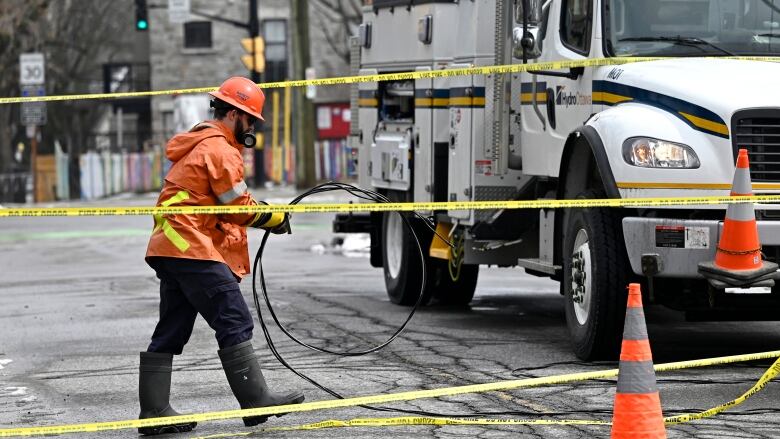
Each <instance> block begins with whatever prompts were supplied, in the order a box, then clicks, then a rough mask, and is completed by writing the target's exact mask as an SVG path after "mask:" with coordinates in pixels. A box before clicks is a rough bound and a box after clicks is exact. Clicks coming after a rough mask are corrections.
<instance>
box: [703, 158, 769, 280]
mask: <svg viewBox="0 0 780 439" xmlns="http://www.w3.org/2000/svg"><path fill="white" fill-rule="evenodd" d="M740 195H742V196H750V195H753V185H752V183H751V181H750V161H749V160H748V154H747V150H746V149H740V150H739V155H738V156H737V168H736V169H735V170H734V182H733V184H732V186H731V196H740ZM699 273H701V274H702V275H703V276H704V277H706V278H707V280H709V281H710V284H712V285H713V286H714V287H716V288H727V287H745V286H769V287H771V286H772V285H774V280H773V279H774V278H775V276H777V264H775V263H772V262H769V261H763V260H762V259H761V243H760V242H759V240H758V227H757V225H756V214H755V211H754V209H753V203H744V204H729V206H728V209H727V210H726V219H725V220H724V221H723V233H722V234H721V236H720V242H719V243H718V248H717V250H716V253H715V260H714V261H713V262H702V263H700V264H699Z"/></svg>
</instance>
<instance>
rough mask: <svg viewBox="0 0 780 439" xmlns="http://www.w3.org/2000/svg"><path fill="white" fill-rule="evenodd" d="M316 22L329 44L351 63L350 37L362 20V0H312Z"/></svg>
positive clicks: (340, 56)
mask: <svg viewBox="0 0 780 439" xmlns="http://www.w3.org/2000/svg"><path fill="white" fill-rule="evenodd" d="M311 6H312V11H313V14H312V15H313V18H314V24H315V25H316V26H318V27H319V28H320V29H321V32H322V34H323V35H324V36H325V40H326V41H327V43H328V46H329V47H330V48H331V49H332V50H333V52H334V53H335V54H336V56H338V57H339V58H340V59H341V60H343V61H344V62H345V63H346V64H347V65H349V42H348V40H349V37H350V36H351V35H354V34H355V33H356V32H357V28H358V26H359V25H360V21H361V1H360V0H312V1H311Z"/></svg>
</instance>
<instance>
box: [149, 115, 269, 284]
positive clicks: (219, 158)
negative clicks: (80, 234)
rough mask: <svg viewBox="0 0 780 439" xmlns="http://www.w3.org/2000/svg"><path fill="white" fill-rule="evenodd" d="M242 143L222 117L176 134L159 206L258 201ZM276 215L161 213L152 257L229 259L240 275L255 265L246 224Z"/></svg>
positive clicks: (264, 223) (157, 217) (152, 240)
mask: <svg viewBox="0 0 780 439" xmlns="http://www.w3.org/2000/svg"><path fill="white" fill-rule="evenodd" d="M241 148H243V146H241V145H240V144H239V143H238V142H237V140H236V138H235V135H234V134H233V132H232V130H230V129H228V127H226V126H225V125H224V124H223V123H222V122H220V121H207V122H203V123H200V124H198V125H196V126H195V127H194V128H192V129H191V130H190V131H189V132H186V133H181V134H177V135H176V136H174V137H173V138H171V140H169V141H168V145H167V146H166V151H165V153H166V156H167V157H168V159H169V160H171V161H172V162H173V165H172V166H171V169H170V171H168V174H167V175H166V176H165V183H164V184H163V188H162V191H161V192H160V197H159V198H158V199H157V206H158V207H159V206H166V207H168V206H216V205H233V206H252V205H256V204H258V203H257V202H256V201H255V200H254V199H253V198H252V196H251V195H250V194H249V192H248V191H247V186H246V183H245V182H244V161H243V159H242V157H241V152H240V151H241ZM271 217H272V215H270V214H267V213H258V214H255V213H249V214H231V215H213V214H199V215H180V214H176V215H155V216H154V229H153V231H152V236H151V238H149V246H148V248H147V250H146V257H147V258H149V257H151V256H166V257H174V258H185V259H202V260H209V261H218V262H223V263H225V264H227V265H228V267H230V270H231V271H232V272H233V273H234V274H235V275H236V276H238V277H239V278H240V277H242V276H244V275H245V274H247V273H249V271H250V266H249V249H248V246H247V238H246V226H249V225H251V226H258V227H259V226H271V225H272V224H269V223H270V222H272V219H271ZM274 217H275V218H274V219H273V222H274V223H276V224H278V217H276V216H274ZM276 224H273V225H276ZM147 260H148V259H147Z"/></svg>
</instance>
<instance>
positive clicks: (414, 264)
mask: <svg viewBox="0 0 780 439" xmlns="http://www.w3.org/2000/svg"><path fill="white" fill-rule="evenodd" d="M410 222H412V220H410ZM412 224H414V222H412ZM415 232H417V238H418V239H419V240H420V245H421V246H422V250H423V254H426V253H427V250H428V247H429V246H430V238H429V237H428V235H429V234H426V233H425V232H424V231H422V230H419V229H415ZM427 259H429V258H427V257H426V261H425V262H426V267H428V265H429V262H430V261H428V260H427ZM382 267H383V270H384V273H385V287H386V288H387V295H388V297H390V301H391V302H393V303H395V304H396V305H405V306H410V305H414V304H415V303H417V299H418V298H419V295H420V286H421V284H422V273H421V269H422V267H421V265H420V252H419V250H418V249H417V243H416V242H415V240H414V236H413V235H412V232H411V231H410V230H409V227H408V226H407V225H406V223H405V222H404V220H403V219H402V218H401V215H399V214H398V213H394V212H386V213H385V214H384V215H383V218H382ZM430 272H431V270H428V273H430ZM427 283H428V285H430V283H431V280H430V276H428V281H427ZM430 290H431V288H430V287H428V288H426V292H425V294H424V295H423V299H422V302H421V303H420V304H421V305H425V304H426V303H428V301H429V300H430V296H431V295H430V292H429V291H430Z"/></svg>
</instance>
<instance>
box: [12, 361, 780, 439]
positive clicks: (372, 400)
mask: <svg viewBox="0 0 780 439" xmlns="http://www.w3.org/2000/svg"><path fill="white" fill-rule="evenodd" d="M778 357H780V350H778V351H769V352H759V353H754V354H745V355H731V356H725V357H715V358H707V359H702V360H689V361H678V362H674V363H665V364H658V365H655V370H656V371H657V372H662V371H669V370H680V369H688V368H694V367H708V366H716V365H721V364H730V363H739V362H745V361H755V360H764V359H768V358H778ZM773 367H774V366H773ZM617 374H618V369H609V370H602V371H594V372H579V373H572V374H565V375H555V376H549V377H540V378H526V379H520V380H508V381H497V382H494V383H485V384H472V385H466V386H457V387H446V388H441V389H430V390H413V391H409V392H399V393H389V394H384V395H372V396H360V397H355V398H346V399H334V400H325V401H315V402H307V403H303V404H291V405H282V406H273V407H262V408H254V409H243V410H226V411H219V412H209V413H200V414H191V415H181V416H170V417H165V418H150V419H132V420H125V421H107V422H96V423H87V424H70V425H52V426H41V427H23V428H10V429H0V437H12V436H33V435H51V434H65V433H84V432H97V431H106V430H121V429H129V428H139V427H154V426H160V425H170V424H183V423H188V422H207V421H217V420H223V419H234V418H243V417H252V416H268V415H275V414H280V413H294V412H308V411H314V410H325V409H334V408H342V407H353V406H358V405H375V404H386V403H389V402H397V401H410V400H414V399H422V398H440V397H444V396H454V395H462V394H465V393H480V392H493V391H498V390H510V389H520V388H530V387H539V386H547V385H554V384H566V383H572V382H577V381H586V380H593V379H605V378H614V377H616V376H617Z"/></svg>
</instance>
